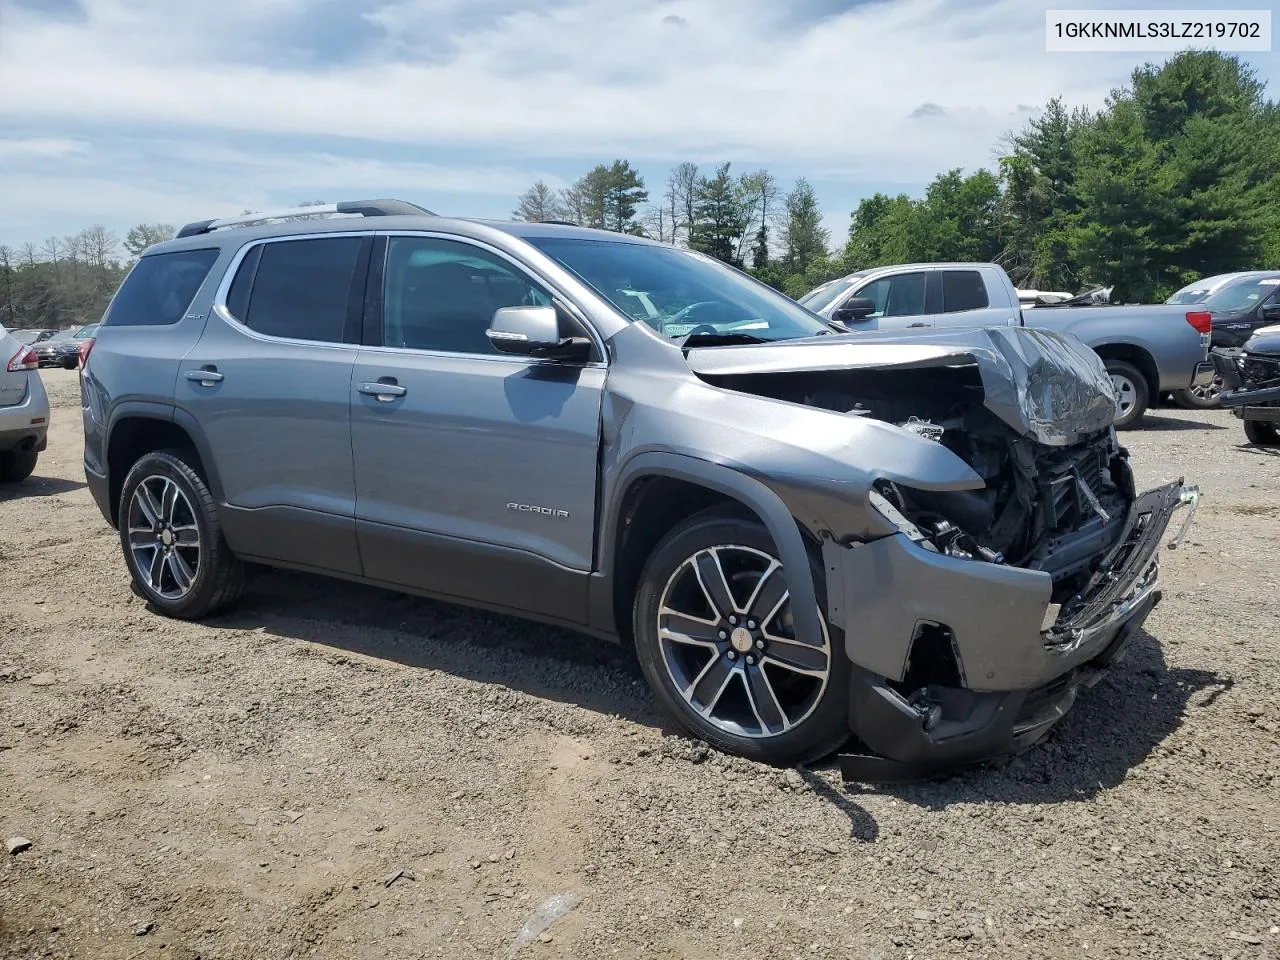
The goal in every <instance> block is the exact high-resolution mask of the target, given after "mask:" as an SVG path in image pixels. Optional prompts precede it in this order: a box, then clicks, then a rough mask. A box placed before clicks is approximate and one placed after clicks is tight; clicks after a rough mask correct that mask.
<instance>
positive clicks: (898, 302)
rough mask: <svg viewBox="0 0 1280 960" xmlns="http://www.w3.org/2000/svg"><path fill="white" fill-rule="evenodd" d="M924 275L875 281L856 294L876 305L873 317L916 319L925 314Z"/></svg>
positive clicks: (903, 275)
mask: <svg viewBox="0 0 1280 960" xmlns="http://www.w3.org/2000/svg"><path fill="white" fill-rule="evenodd" d="M924 283H925V274H923V273H900V274H898V275H897V276H895V277H881V278H880V279H879V280H873V281H871V282H870V283H868V284H867V285H866V286H865V287H863V288H862V289H861V290H859V291H858V292H857V294H856V296H858V297H866V298H867V299H868V300H870V301H871V302H872V303H874V304H875V305H876V309H875V311H874V312H873V313H872V314H871V316H872V317H914V316H918V315H920V314H922V313H924Z"/></svg>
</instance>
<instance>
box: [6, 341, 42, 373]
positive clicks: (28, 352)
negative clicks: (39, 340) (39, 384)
mask: <svg viewBox="0 0 1280 960" xmlns="http://www.w3.org/2000/svg"><path fill="white" fill-rule="evenodd" d="M39 368H40V358H39V357H37V356H36V352H35V351H34V350H32V349H31V348H30V347H28V346H27V345H26V344H23V345H22V346H21V347H19V348H18V352H17V353H15V354H14V355H13V356H12V357H10V358H9V363H8V365H7V366H5V369H6V370H8V371H9V372H10V373H18V372H19V371H22V370H38V369H39Z"/></svg>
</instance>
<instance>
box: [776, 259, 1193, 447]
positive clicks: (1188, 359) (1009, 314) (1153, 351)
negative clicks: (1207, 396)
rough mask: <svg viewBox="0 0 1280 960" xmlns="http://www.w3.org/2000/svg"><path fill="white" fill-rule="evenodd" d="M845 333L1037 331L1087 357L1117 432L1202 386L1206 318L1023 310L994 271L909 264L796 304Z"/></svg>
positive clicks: (828, 287) (1176, 313)
mask: <svg viewBox="0 0 1280 960" xmlns="http://www.w3.org/2000/svg"><path fill="white" fill-rule="evenodd" d="M800 302H801V303H802V304H804V306H806V307H808V308H809V309H810V310H812V311H814V312H815V313H817V314H820V315H821V316H823V317H825V318H827V319H828V320H835V321H838V322H839V323H841V324H843V325H844V326H845V327H847V328H848V329H849V330H852V331H855V332H856V331H862V330H901V329H911V328H916V327H949V328H959V327H992V326H1011V327H1014V326H1025V327H1040V328H1043V329H1047V330H1053V331H1056V332H1058V333H1069V334H1072V335H1074V336H1076V337H1079V338H1080V339H1081V340H1083V341H1084V342H1085V343H1086V344H1088V345H1089V346H1090V347H1092V348H1093V349H1094V351H1096V352H1097V354H1098V355H1099V356H1100V357H1101V358H1102V360H1103V363H1104V364H1105V365H1106V368H1107V372H1108V373H1110V374H1111V382H1112V384H1113V385H1114V386H1115V389H1116V427H1118V428H1121V429H1123V428H1125V427H1128V426H1130V425H1132V424H1133V423H1135V422H1136V421H1137V420H1139V419H1140V418H1141V417H1142V415H1143V414H1144V413H1145V412H1146V410H1147V406H1148V404H1149V403H1150V402H1151V401H1152V400H1153V399H1154V398H1156V397H1158V396H1159V395H1160V394H1161V393H1162V392H1164V391H1175V392H1176V391H1183V390H1188V389H1189V388H1191V387H1192V386H1193V384H1196V383H1211V382H1212V381H1213V378H1214V375H1215V374H1214V369H1213V364H1212V363H1211V362H1210V361H1209V359H1208V355H1209V338H1210V333H1211V330H1212V318H1211V317H1210V315H1209V314H1208V313H1206V312H1204V311H1202V310H1199V309H1197V307H1195V306H1186V305H1182V304H1159V305H1156V306H1120V307H1111V306H1102V307H1080V308H1062V309H1035V310H1026V311H1024V310H1023V309H1022V307H1021V305H1020V304H1019V302H1018V291H1017V289H1016V288H1015V287H1014V285H1013V283H1012V281H1010V279H1009V277H1008V275H1007V274H1006V273H1005V272H1004V270H1003V269H1002V268H1001V267H999V266H997V265H996V264H994V263H912V264H898V265H895V266H888V267H875V268H872V269H869V270H860V271H858V272H857V273H852V274H850V275H849V276H847V277H842V278H840V279H839V280H833V281H831V282H830V283H826V284H823V285H822V286H820V287H818V288H817V289H815V290H811V291H810V292H809V293H807V294H805V295H804V296H803V297H801V298H800Z"/></svg>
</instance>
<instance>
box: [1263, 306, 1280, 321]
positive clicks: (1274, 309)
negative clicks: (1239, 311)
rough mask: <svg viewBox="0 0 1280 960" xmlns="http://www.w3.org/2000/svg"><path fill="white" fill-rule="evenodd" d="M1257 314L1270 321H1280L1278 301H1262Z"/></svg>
mask: <svg viewBox="0 0 1280 960" xmlns="http://www.w3.org/2000/svg"><path fill="white" fill-rule="evenodd" d="M1258 316H1260V317H1261V318H1262V319H1263V320H1266V321H1268V322H1270V323H1280V303H1264V304H1263V305H1262V309H1261V310H1259V311H1258Z"/></svg>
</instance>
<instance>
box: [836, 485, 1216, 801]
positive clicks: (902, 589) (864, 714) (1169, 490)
mask: <svg viewBox="0 0 1280 960" xmlns="http://www.w3.org/2000/svg"><path fill="white" fill-rule="evenodd" d="M1197 500H1198V491H1196V490H1195V488H1193V487H1188V486H1186V485H1185V484H1183V483H1182V481H1177V482H1175V483H1170V484H1167V485H1166V486H1163V487H1159V488H1157V489H1155V490H1151V491H1149V492H1147V493H1145V494H1143V495H1142V496H1140V497H1138V498H1137V499H1136V500H1135V501H1134V502H1133V504H1132V505H1131V507H1130V510H1129V514H1128V516H1127V517H1126V522H1125V527H1124V531H1123V533H1122V534H1121V536H1120V538H1119V539H1118V540H1117V542H1116V545H1115V546H1114V547H1113V548H1112V549H1111V550H1110V551H1109V552H1108V554H1107V555H1106V557H1105V558H1104V559H1103V561H1102V564H1101V565H1100V568H1099V572H1098V573H1097V574H1096V575H1095V576H1094V578H1093V579H1092V580H1091V581H1090V583H1089V584H1088V585H1087V586H1086V587H1085V589H1084V590H1083V591H1082V592H1081V595H1080V599H1081V602H1080V603H1079V604H1077V605H1075V606H1073V607H1072V608H1071V609H1070V610H1069V611H1067V612H1066V613H1065V614H1064V615H1058V613H1057V611H1056V610H1051V608H1050V595H1051V591H1052V583H1051V580H1050V577H1049V575H1048V574H1046V573H1043V572H1040V571H1034V570H1024V569H1020V568H1017V567H1009V566H1004V565H1000V564H992V563H985V562H982V561H975V560H961V559H955V558H952V557H947V556H943V555H941V554H937V553H933V552H930V551H928V550H925V549H923V548H921V547H919V546H917V545H916V544H915V543H913V542H912V541H911V540H910V539H909V538H908V537H906V536H904V535H901V534H899V535H895V536H892V537H886V538H884V539H882V540H877V541H874V542H872V543H866V544H855V545H851V546H841V545H837V544H834V543H831V542H828V543H827V545H826V546H825V547H824V550H823V559H824V562H825V565H826V572H827V592H828V616H829V617H830V618H831V621H832V623H834V624H835V625H837V626H838V627H840V628H841V629H842V630H843V631H844V634H845V646H846V651H847V653H848V655H849V658H850V659H851V660H852V661H853V664H854V683H853V693H852V696H851V702H850V727H851V729H852V730H853V732H854V733H855V734H856V735H857V736H858V737H859V739H860V740H861V741H862V742H863V744H864V745H865V746H866V747H867V748H868V749H869V751H870V753H868V754H862V755H852V754H850V755H845V756H843V757H842V758H841V765H842V769H843V771H844V773H845V776H846V779H849V780H861V781H873V782H874V781H884V780H889V779H899V778H902V777H910V778H914V777H918V776H923V775H928V774H930V773H936V772H940V771H941V770H944V769H947V768H952V767H955V766H957V765H962V764H965V763H971V762H975V761H978V760H983V759H989V758H991V757H995V756H999V755H1002V754H1009V753H1015V752H1017V751H1019V750H1021V749H1024V748H1026V747H1028V746H1030V745H1031V744H1033V743H1035V742H1036V741H1037V740H1039V739H1040V738H1041V737H1043V736H1044V735H1045V734H1046V733H1047V732H1048V731H1049V729H1050V728H1051V727H1052V726H1053V725H1054V724H1055V723H1056V722H1057V721H1058V720H1059V719H1061V718H1062V716H1063V715H1065V713H1066V711H1067V709H1069V708H1070V706H1071V704H1072V702H1073V701H1074V699H1075V697H1076V694H1077V693H1078V692H1079V690H1080V688H1081V687H1083V686H1088V685H1092V684H1093V683H1095V682H1096V681H1097V679H1098V677H1099V676H1100V675H1101V673H1102V672H1103V671H1104V670H1105V669H1106V668H1107V667H1108V666H1110V665H1111V663H1113V662H1114V661H1115V659H1116V658H1117V657H1118V656H1119V655H1120V653H1121V652H1122V651H1123V649H1124V647H1125V645H1126V644H1127V643H1128V641H1129V639H1130V638H1131V637H1132V636H1133V634H1134V633H1135V632H1136V631H1137V630H1138V628H1139V627H1140V626H1141V625H1142V623H1143V621H1144V620H1145V619H1146V617H1147V615H1148V614H1149V613H1150V612H1151V610H1152V609H1153V608H1154V607H1155V605H1156V604H1157V603H1158V602H1159V600H1160V592H1159V590H1158V589H1157V586H1156V583H1157V572H1158V561H1157V559H1156V551H1157V549H1158V548H1159V545H1160V542H1161V540H1162V539H1163V537H1164V534H1165V531H1166V530H1167V528H1168V525H1169V521H1170V519H1171V518H1172V516H1173V514H1174V512H1175V511H1176V510H1177V509H1178V508H1179V507H1180V506H1183V505H1188V506H1190V507H1191V512H1192V513H1194V510H1195V505H1196V502H1197ZM1189 520H1190V517H1188V523H1189ZM1187 525H1188V524H1187V523H1184V524H1183V526H1182V529H1181V530H1180V531H1179V533H1178V534H1177V537H1175V540H1176V539H1177V538H1180V537H1181V536H1182V534H1183V533H1184V532H1185V530H1186V528H1187ZM939 631H940V632H941V634H942V635H943V636H945V637H947V638H948V639H949V641H950V650H951V653H952V654H953V655H954V667H955V670H956V672H957V674H958V681H959V683H958V686H954V685H953V686H936V685H928V686H924V687H921V688H919V689H916V690H910V689H906V688H905V685H904V683H903V681H904V680H905V679H907V677H908V671H909V668H910V665H911V662H912V659H911V658H912V648H913V645H914V644H915V643H916V642H917V641H918V640H922V638H923V637H925V636H926V635H927V634H929V633H930V632H933V634H934V636H935V638H936V635H937V633H938V632H939Z"/></svg>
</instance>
